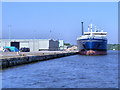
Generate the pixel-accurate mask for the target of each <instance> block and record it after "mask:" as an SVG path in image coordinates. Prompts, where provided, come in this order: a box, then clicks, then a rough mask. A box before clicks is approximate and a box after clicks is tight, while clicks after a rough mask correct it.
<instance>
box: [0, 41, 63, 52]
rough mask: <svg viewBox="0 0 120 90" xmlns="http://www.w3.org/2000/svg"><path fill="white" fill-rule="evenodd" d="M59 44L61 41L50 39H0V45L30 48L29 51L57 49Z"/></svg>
mask: <svg viewBox="0 0 120 90" xmlns="http://www.w3.org/2000/svg"><path fill="white" fill-rule="evenodd" d="M60 45H62V42H60V43H59V41H58V40H52V39H0V46H1V47H5V46H15V47H16V48H18V49H21V48H30V51H58V50H59V46H60Z"/></svg>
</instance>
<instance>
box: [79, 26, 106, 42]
mask: <svg viewBox="0 0 120 90" xmlns="http://www.w3.org/2000/svg"><path fill="white" fill-rule="evenodd" d="M92 26H93V25H92V24H91V30H90V28H89V26H88V32H84V35H82V36H80V37H78V38H77V40H79V39H87V38H97V39H106V35H107V32H103V30H101V31H99V29H96V26H95V30H94V31H93V29H92Z"/></svg>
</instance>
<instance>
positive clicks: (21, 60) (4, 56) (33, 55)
mask: <svg viewBox="0 0 120 90" xmlns="http://www.w3.org/2000/svg"><path fill="white" fill-rule="evenodd" d="M77 53H78V52H77V51H74V52H70V51H39V52H19V53H18V52H2V53H0V64H1V66H2V68H8V67H12V66H17V65H22V64H28V63H32V62H38V61H45V60H49V59H54V58H60V57H65V56H70V55H75V54H77Z"/></svg>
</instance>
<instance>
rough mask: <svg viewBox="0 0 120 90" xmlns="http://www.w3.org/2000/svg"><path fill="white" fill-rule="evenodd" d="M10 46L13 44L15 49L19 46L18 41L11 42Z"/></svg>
mask: <svg viewBox="0 0 120 90" xmlns="http://www.w3.org/2000/svg"><path fill="white" fill-rule="evenodd" d="M11 46H14V47H16V48H17V49H19V48H20V42H11Z"/></svg>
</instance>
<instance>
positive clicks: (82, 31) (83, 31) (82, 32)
mask: <svg viewBox="0 0 120 90" xmlns="http://www.w3.org/2000/svg"><path fill="white" fill-rule="evenodd" d="M81 24H82V35H83V33H84V31H83V22H81Z"/></svg>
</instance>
